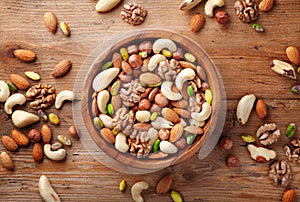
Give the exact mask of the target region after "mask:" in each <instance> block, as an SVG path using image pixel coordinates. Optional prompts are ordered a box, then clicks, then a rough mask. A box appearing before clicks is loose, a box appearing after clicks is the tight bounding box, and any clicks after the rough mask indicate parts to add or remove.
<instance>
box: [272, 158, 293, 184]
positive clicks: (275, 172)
mask: <svg viewBox="0 0 300 202" xmlns="http://www.w3.org/2000/svg"><path fill="white" fill-rule="evenodd" d="M292 178H293V176H292V169H291V166H290V164H289V163H288V162H287V161H275V162H273V163H272V164H271V165H270V170H269V179H270V180H271V182H272V184H274V185H281V186H283V187H286V186H287V185H288V184H289V183H290V180H292Z"/></svg>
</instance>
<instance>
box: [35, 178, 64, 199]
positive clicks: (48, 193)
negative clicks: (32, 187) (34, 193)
mask: <svg viewBox="0 0 300 202" xmlns="http://www.w3.org/2000/svg"><path fill="white" fill-rule="evenodd" d="M39 191H40V195H41V197H42V199H43V200H44V201H45V202H60V198H59V196H58V195H57V193H56V192H55V190H54V189H53V187H52V186H51V184H50V182H49V179H48V178H47V176H45V175H42V176H41V177H40V180H39Z"/></svg>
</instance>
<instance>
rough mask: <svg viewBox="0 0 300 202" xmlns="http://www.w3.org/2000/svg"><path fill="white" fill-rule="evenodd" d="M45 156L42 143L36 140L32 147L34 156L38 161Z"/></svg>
mask: <svg viewBox="0 0 300 202" xmlns="http://www.w3.org/2000/svg"><path fill="white" fill-rule="evenodd" d="M43 157H44V150H43V146H42V144H41V143H39V142H36V143H34V145H33V148H32V158H33V160H34V161H36V162H41V161H42V160H43Z"/></svg>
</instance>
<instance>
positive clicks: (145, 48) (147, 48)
mask: <svg viewBox="0 0 300 202" xmlns="http://www.w3.org/2000/svg"><path fill="white" fill-rule="evenodd" d="M152 45H153V44H152V42H151V41H143V42H142V43H141V44H140V46H139V49H140V51H141V52H147V54H148V55H149V54H150V53H151V52H152Z"/></svg>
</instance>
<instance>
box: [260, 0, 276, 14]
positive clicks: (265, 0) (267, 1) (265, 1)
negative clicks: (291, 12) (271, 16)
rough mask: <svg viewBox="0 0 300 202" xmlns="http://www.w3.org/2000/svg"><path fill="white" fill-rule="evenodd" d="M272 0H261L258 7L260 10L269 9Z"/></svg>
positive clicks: (271, 6)
mask: <svg viewBox="0 0 300 202" xmlns="http://www.w3.org/2000/svg"><path fill="white" fill-rule="evenodd" d="M273 5H274V0H262V1H261V2H260V3H259V5H258V9H259V10H260V11H262V12H266V11H269V10H271V9H272V8H273Z"/></svg>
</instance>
